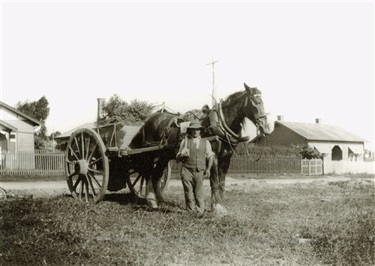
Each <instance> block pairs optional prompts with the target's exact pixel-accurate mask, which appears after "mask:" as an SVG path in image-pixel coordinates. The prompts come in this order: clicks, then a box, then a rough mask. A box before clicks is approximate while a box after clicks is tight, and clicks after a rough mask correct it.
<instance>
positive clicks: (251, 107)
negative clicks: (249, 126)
mask: <svg viewBox="0 0 375 266" xmlns="http://www.w3.org/2000/svg"><path fill="white" fill-rule="evenodd" d="M244 86H245V90H246V95H247V97H246V100H245V101H244V108H243V110H244V112H245V113H244V116H245V117H247V118H249V119H250V120H251V121H252V122H253V123H254V125H255V126H256V127H257V129H258V130H259V133H260V135H262V136H266V135H269V134H270V127H269V124H268V122H267V113H266V112H265V108H264V104H263V100H262V92H261V91H260V90H259V89H258V88H255V87H254V88H252V87H249V86H248V85H247V84H246V83H244Z"/></svg>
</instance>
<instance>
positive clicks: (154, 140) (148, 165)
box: [129, 84, 270, 213]
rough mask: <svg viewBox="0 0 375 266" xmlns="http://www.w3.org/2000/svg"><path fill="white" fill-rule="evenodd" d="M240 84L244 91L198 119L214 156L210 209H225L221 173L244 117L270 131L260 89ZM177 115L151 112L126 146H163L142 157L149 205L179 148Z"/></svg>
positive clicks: (238, 138) (158, 194) (262, 130)
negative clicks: (158, 150)
mask: <svg viewBox="0 0 375 266" xmlns="http://www.w3.org/2000/svg"><path fill="white" fill-rule="evenodd" d="M244 86H245V90H244V91H239V92H235V93H233V94H231V95H229V96H228V97H227V98H226V99H225V100H224V101H221V102H220V103H217V104H216V105H215V106H214V107H213V108H212V109H211V111H210V112H209V114H208V116H206V117H205V118H204V119H203V120H202V121H201V123H202V125H203V126H204V128H205V130H204V132H203V133H202V137H203V138H208V140H209V141H210V143H211V145H212V149H213V151H214V152H215V155H216V156H215V160H214V164H213V167H212V169H211V176H210V185H211V208H212V211H214V212H221V211H222V212H224V213H226V212H227V211H226V209H225V208H224V207H223V206H222V204H223V199H224V192H225V176H226V174H227V172H228V168H229V165H230V159H231V157H232V155H233V153H234V149H235V147H236V145H238V144H239V143H240V142H241V141H243V138H242V137H241V133H240V132H241V129H242V123H243V121H244V119H245V118H248V119H250V120H251V121H252V122H253V123H254V125H255V126H256V127H257V129H258V132H259V135H262V136H264V135H268V134H269V133H270V131H269V126H268V123H267V116H266V113H265V110H264V105H263V101H262V95H261V91H260V90H258V89H257V88H251V87H249V86H248V85H246V84H244ZM180 117H181V116H180ZM180 117H179V116H177V115H175V114H170V113H166V112H165V113H156V114H153V115H152V116H150V117H149V119H148V120H147V121H146V123H145V125H144V126H143V127H142V128H141V129H140V131H139V132H138V133H137V135H136V136H135V137H134V138H133V140H132V142H131V143H130V145H129V147H130V148H139V147H146V146H152V145H162V146H163V147H165V148H164V149H162V150H161V151H160V152H159V153H157V154H155V156H154V157H152V156H151V157H145V160H143V163H144V165H145V169H150V170H149V171H148V174H147V176H148V180H151V181H152V182H147V189H146V190H147V191H146V194H147V196H146V198H147V199H148V203H149V205H151V206H152V207H157V201H162V197H161V192H160V191H159V188H158V186H157V183H158V180H159V179H160V177H161V175H162V173H163V170H164V169H165V168H166V167H167V164H168V162H169V161H170V160H172V159H175V157H176V153H177V151H178V148H179V144H180V140H181V130H180V127H179V122H181V120H182V121H183V119H181V118H180ZM156 157H157V158H156ZM155 161H157V163H155ZM154 193H156V199H155V194H154ZM148 195H151V196H148ZM152 201H154V202H152Z"/></svg>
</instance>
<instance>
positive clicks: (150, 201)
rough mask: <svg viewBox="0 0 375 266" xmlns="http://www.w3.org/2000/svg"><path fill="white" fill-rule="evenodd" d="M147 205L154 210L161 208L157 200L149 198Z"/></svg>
mask: <svg viewBox="0 0 375 266" xmlns="http://www.w3.org/2000/svg"><path fill="white" fill-rule="evenodd" d="M147 206H148V207H150V208H151V209H153V210H156V209H158V208H159V206H158V204H157V203H156V201H155V200H147Z"/></svg>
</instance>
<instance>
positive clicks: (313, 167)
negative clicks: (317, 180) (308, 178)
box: [301, 159, 323, 175]
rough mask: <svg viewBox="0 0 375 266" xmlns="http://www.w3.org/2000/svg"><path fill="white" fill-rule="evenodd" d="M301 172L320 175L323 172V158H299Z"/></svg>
mask: <svg viewBox="0 0 375 266" xmlns="http://www.w3.org/2000/svg"><path fill="white" fill-rule="evenodd" d="M301 174H303V175H322V174H323V160H322V159H311V160H308V159H303V160H301Z"/></svg>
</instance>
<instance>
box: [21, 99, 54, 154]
mask: <svg viewBox="0 0 375 266" xmlns="http://www.w3.org/2000/svg"><path fill="white" fill-rule="evenodd" d="M48 104H49V103H48V100H47V98H46V97H45V96H42V97H41V98H40V99H39V100H38V101H33V102H29V101H25V102H23V103H21V102H18V103H17V104H16V109H17V110H19V111H21V112H22V113H24V114H26V115H28V116H30V117H32V118H34V119H36V120H38V121H39V122H40V123H41V126H40V129H39V131H38V132H35V134H34V145H35V148H36V149H42V148H44V147H45V146H46V141H47V139H48V137H47V127H46V126H45V121H46V120H47V117H48V115H49V111H50V108H49V106H48Z"/></svg>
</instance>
